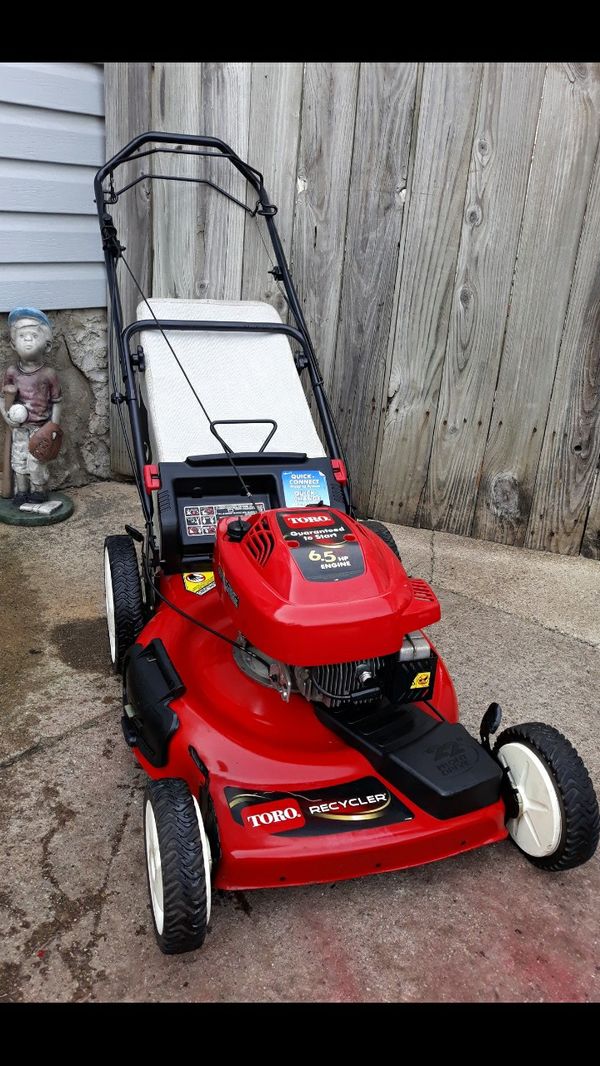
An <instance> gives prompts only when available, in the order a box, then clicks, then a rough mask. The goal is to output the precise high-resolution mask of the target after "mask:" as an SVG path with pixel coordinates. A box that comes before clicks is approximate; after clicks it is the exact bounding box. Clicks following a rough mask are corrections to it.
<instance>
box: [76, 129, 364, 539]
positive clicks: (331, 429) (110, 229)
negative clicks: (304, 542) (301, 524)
mask: <svg viewBox="0 0 600 1066" xmlns="http://www.w3.org/2000/svg"><path fill="white" fill-rule="evenodd" d="M150 143H155V144H180V145H191V146H195V147H199V148H209V149H214V150H215V151H217V152H221V153H222V155H223V157H224V158H227V159H229V161H230V162H231V163H232V164H233V166H234V167H235V168H236V169H237V170H239V172H240V174H242V175H243V177H244V178H245V179H246V181H248V182H249V184H250V185H251V186H252V187H253V188H254V189H255V190H256V192H257V193H258V197H259V201H260V205H261V208H262V211H259V213H261V214H263V215H264V218H265V222H266V224H267V228H268V231H269V236H270V238H271V244H272V246H273V251H274V253H275V259H276V261H277V266H278V268H279V273H280V275H281V281H282V283H283V287H284V289H285V293H286V296H287V300H288V304H289V307H290V310H291V312H292V314H293V316H294V319H295V321H296V325H297V327H298V328H297V329H295V328H294V327H292V326H286V325H284V324H281V325H278V324H275V323H262V324H258V323H240V322H236V323H226V322H218V323H215V322H212V323H211V322H203V323H201V322H194V323H189V322H188V323H185V322H181V321H179V322H161V324H160V325H157V323H156V322H154V321H152V320H150V321H146V322H144V323H143V324H142V323H139V322H136V323H132V324H131V325H129V326H127V327H126V328H124V327H123V312H122V307H121V300H120V296H119V288H118V284H117V279H116V261H117V259H118V258H119V255H120V246H119V245H118V241H117V234H116V229H115V228H114V226H113V223H112V218H111V217H110V215H109V213H108V212H107V210H106V207H107V205H106V204H105V200H104V189H103V187H102V183H103V181H104V180H105V178H106V177H107V176H108V175H111V176H112V174H113V173H114V171H115V170H116V169H117V168H118V167H120V166H122V165H123V164H124V163H127V162H128V161H130V160H132V159H135V153H136V152H137V150H138V149H139V148H141V147H142V145H145V144H150ZM94 195H95V198H96V209H97V212H98V221H99V225H100V232H101V233H102V235H103V240H104V261H105V264H106V274H107V281H108V289H109V294H110V303H111V308H112V313H113V329H114V330H115V333H116V338H117V343H118V346H119V361H120V363H121V371H122V375H123V381H124V384H125V401H126V403H127V407H128V410H129V416H130V422H131V435H132V440H133V447H134V453H135V460H136V463H137V465H138V474H139V476H138V479H137V480H138V483H139V479H140V478H141V473H142V470H143V467H144V464H145V456H144V437H143V432H142V426H141V420H140V412H139V406H138V401H137V396H136V394H135V388H134V385H133V376H134V372H135V371H134V367H133V365H132V356H131V353H130V351H129V339H130V337H131V336H132V335H133V334H134V333H135V332H136V331H139V330H140V327H141V326H142V325H143V328H144V329H174V330H175V329H187V330H190V329H204V330H209V329H210V330H212V331H218V332H235V331H238V332H240V331H241V332H244V331H254V332H268V333H270V332H279V333H285V334H287V335H288V336H290V337H293V338H294V339H295V340H297V341H298V343H299V344H301V345H302V349H303V351H304V354H305V356H306V363H307V369H308V373H309V377H310V382H311V386H312V389H313V392H314V396H315V402H316V404H317V409H318V412H319V417H320V420H321V425H322V427H323V432H324V435H325V440H326V443H327V448H328V451H329V458H330V459H337V458H339V459H341V458H343V455H344V451H343V448H342V445H341V441H340V439H339V437H338V434H337V431H336V428H335V423H334V420H333V416H332V413H331V408H330V406H329V402H328V400H327V396H326V394H325V391H324V389H323V381H322V378H321V375H320V372H319V366H318V362H317V357H316V353H315V350H314V347H313V344H312V341H311V339H310V335H309V332H308V327H307V325H306V321H305V318H304V315H303V313H302V308H301V306H300V301H299V299H298V296H297V293H296V290H295V288H294V284H293V282H292V278H291V275H290V271H289V267H288V264H287V260H286V258H285V253H284V251H283V246H282V244H281V239H280V237H279V233H278V231H277V227H276V225H275V221H274V215H275V212H276V210H277V208H276V207H274V206H273V205H272V204H271V203H270V200H269V196H268V194H267V191H266V189H265V186H264V183H263V181H262V175H261V174H260V172H259V171H257V170H255V169H254V168H253V167H251V166H250V164H249V163H246V162H245V161H244V160H243V159H241V158H240V156H238V155H237V153H236V152H234V151H233V149H232V148H231V147H230V145H228V144H226V143H225V141H222V140H220V139H219V138H218V137H208V136H201V135H198V136H195V135H193V134H186V133H179V134H177V133H167V132H162V131H159V130H154V131H149V132H147V133H141V134H139V135H138V136H137V137H134V138H133V140H131V141H129V143H128V144H126V145H125V147H124V148H122V149H121V151H120V152H117V153H116V155H114V156H112V158H111V159H109V160H108V161H107V162H106V163H105V164H104V166H103V167H100V169H99V170H98V171H97V173H96V176H95V178H94ZM257 206H258V205H257ZM107 233H108V234H110V237H107ZM343 495H344V500H345V502H346V505H347V507H348V509H349V510H351V509H352V501H351V498H350V492H349V488H348V485H347V484H346V485H344V486H343ZM140 498H141V504H142V508H143V511H144V515H145V518H146V521H147V523H148V525H149V527H150V528H151V527H152V512H153V507H152V502H151V500H150V498H149V497H148V495H147V494H146V493H145V492H143V491H142V490H141V487H140Z"/></svg>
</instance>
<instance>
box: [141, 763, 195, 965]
mask: <svg viewBox="0 0 600 1066" xmlns="http://www.w3.org/2000/svg"><path fill="white" fill-rule="evenodd" d="M144 842H145V848H146V872H147V874H148V891H149V893H150V904H151V909H152V920H153V922H154V932H155V934H156V939H157V941H158V946H159V948H160V950H161V951H162V952H164V954H165V955H178V954H181V953H182V952H184V951H194V950H195V949H196V948H199V947H201V946H202V944H203V943H204V938H205V936H206V930H207V927H208V922H209V918H210V904H211V889H210V877H211V858H210V846H209V843H208V838H207V836H206V831H205V829H204V822H203V820H202V815H201V813H200V807H199V805H198V802H197V800H196V798H195V797H194V796H193V795H192V793H191V792H190V790H189V788H188V786H187V784H186V782H185V781H183V780H182V779H181V778H177V777H163V778H161V779H160V780H158V781H149V782H148V784H147V786H146V792H145V795H144Z"/></svg>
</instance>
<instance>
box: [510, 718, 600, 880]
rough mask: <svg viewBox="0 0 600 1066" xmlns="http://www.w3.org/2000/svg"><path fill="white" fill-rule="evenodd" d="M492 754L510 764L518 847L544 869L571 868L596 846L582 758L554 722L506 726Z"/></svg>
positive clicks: (598, 827) (597, 827)
mask: <svg viewBox="0 0 600 1066" xmlns="http://www.w3.org/2000/svg"><path fill="white" fill-rule="evenodd" d="M494 755H495V756H496V758H497V759H498V761H499V762H500V764H501V765H502V766H505V767H507V768H508V771H509V774H510V778H509V780H510V783H511V784H512V785H513V786H514V788H515V790H516V794H517V802H518V806H519V813H518V814H517V815H516V816H515V817H513V818H509V819H508V820H507V823H506V826H507V829H508V831H509V833H510V835H511V837H512V839H513V841H514V843H515V844H516V845H517V847H518V848H519V850H520V851H522V852H523V853H524V854H525V855H526V856H527V858H528V859H529V861H530V862H532V863H533V864H534V866H539V867H540V868H541V869H542V870H551V871H559V870H569V869H571V868H572V867H574V866H580V865H581V864H582V863H584V862H587V860H588V859H591V857H592V855H593V854H594V852H595V850H596V847H597V845H598V836H599V833H600V815H599V813H598V801H597V799H596V794H595V792H594V788H593V785H592V782H591V780H590V776H589V774H588V772H587V770H586V768H585V766H584V763H583V760H582V759H581V757H580V755H579V754H578V753H577V751H576V749H575V748H574V747H573V745H572V744H571V743H570V742H569V741H568V740H567V739H566V737H564V736H563V735H562V733H559V731H558V729H554V727H553V726H550V725H544V724H543V723H542V722H528V723H526V724H524V725H518V726H513V727H511V728H510V729H505V730H504V731H503V732H502V733H501V734H500V736H499V737H498V740H497V741H496V744H495V745H494Z"/></svg>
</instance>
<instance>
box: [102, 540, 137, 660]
mask: <svg viewBox="0 0 600 1066" xmlns="http://www.w3.org/2000/svg"><path fill="white" fill-rule="evenodd" d="M104 591H105V595H106V624H107V626H108V640H109V644H110V657H111V660H112V664H113V668H114V670H115V672H116V673H119V672H120V670H121V668H122V666H123V659H124V657H125V652H126V651H127V649H128V648H130V647H131V645H132V644H133V643H134V642H135V640H136V637H137V635H138V633H139V632H140V631H141V629H142V626H143V625H144V605H143V601H142V584H141V581H140V571H139V567H138V561H137V555H136V551H135V547H134V544H133V541H132V540H131V538H130V537H107V538H106V540H105V541H104Z"/></svg>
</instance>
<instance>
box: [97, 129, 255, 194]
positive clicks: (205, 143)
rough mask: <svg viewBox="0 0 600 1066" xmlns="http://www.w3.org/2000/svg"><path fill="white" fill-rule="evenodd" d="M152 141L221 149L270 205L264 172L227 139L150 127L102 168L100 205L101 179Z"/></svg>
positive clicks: (100, 186)
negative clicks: (151, 128) (263, 180)
mask: <svg viewBox="0 0 600 1066" xmlns="http://www.w3.org/2000/svg"><path fill="white" fill-rule="evenodd" d="M152 142H154V143H157V144H190V145H195V146H196V147H198V148H214V149H216V150H217V151H219V152H222V153H223V155H224V156H226V157H227V158H228V159H230V160H231V162H232V163H233V165H234V167H236V168H237V169H238V170H239V171H240V173H241V174H243V175H244V177H245V178H246V180H247V181H249V182H250V184H251V185H252V186H253V187H254V188H255V189H256V191H257V193H258V195H259V196H260V198H261V202H262V203H264V204H268V198H267V196H266V193H265V191H264V186H263V182H262V174H260V173H259V171H257V170H255V169H254V167H251V166H250V164H249V163H245V162H244V160H243V159H240V157H239V155H237V153H236V152H234V151H233V148H231V147H230V146H229V145H228V144H226V143H225V141H221V140H220V139H219V138H218V137H205V136H196V135H194V134H192V133H166V132H159V131H157V130H155V131H154V132H153V131H151V130H150V131H148V133H140V134H138V136H137V137H134V138H133V140H131V141H129V144H126V145H125V147H124V148H122V149H121V151H120V152H117V154H116V155H113V156H112V157H111V159H109V160H108V161H107V162H106V163H105V164H104V166H103V167H100V170H99V171H98V172H97V174H96V177H95V178H94V194H95V197H96V203H97V204H98V206H100V205H101V204H102V202H103V193H102V182H103V181H104V179H105V177H106V176H107V175H108V174H113V173H114V171H115V170H116V169H117V167H120V166H121V165H122V164H123V163H126V162H127V161H128V160H129V159H130V158H131V157H132V156H134V155H135V153H136V152H137V150H138V149H139V148H141V147H142V145H144V144H149V143H152ZM263 195H264V200H263Z"/></svg>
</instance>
